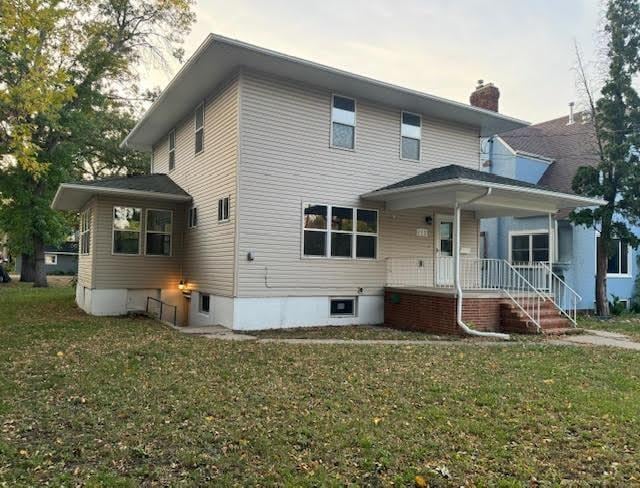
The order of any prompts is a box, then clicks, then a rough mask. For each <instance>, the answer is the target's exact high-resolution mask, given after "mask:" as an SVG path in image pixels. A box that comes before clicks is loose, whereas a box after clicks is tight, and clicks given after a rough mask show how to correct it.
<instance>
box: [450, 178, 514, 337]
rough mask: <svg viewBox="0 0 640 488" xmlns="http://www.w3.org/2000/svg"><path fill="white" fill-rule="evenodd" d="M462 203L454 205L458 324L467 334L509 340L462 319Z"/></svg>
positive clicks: (506, 335) (454, 269)
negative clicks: (481, 329) (478, 328)
mask: <svg viewBox="0 0 640 488" xmlns="http://www.w3.org/2000/svg"><path fill="white" fill-rule="evenodd" d="M492 191H493V189H492V188H491V187H489V188H487V191H486V192H485V193H484V194H483V195H480V196H477V197H475V198H472V199H471V200H469V201H467V202H465V205H469V204H470V203H474V202H477V201H478V200H481V199H483V198H485V197H488V196H489V195H491V192H492ZM460 207H461V205H460V203H459V202H458V201H456V204H455V206H454V214H453V225H454V230H453V236H454V238H453V241H454V252H453V281H454V284H455V287H456V292H457V293H456V296H457V300H456V301H457V303H456V322H457V324H458V326H459V327H460V328H461V329H462V330H463V331H464V333H465V334H469V335H472V336H477V337H492V338H494V339H504V340H509V339H510V337H509V334H502V333H500V332H482V331H479V330H474V329H472V328H470V327H469V326H468V325H467V324H465V323H464V320H462V300H463V293H462V285H460Z"/></svg>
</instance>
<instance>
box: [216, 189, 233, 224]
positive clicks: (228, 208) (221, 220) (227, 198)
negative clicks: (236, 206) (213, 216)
mask: <svg viewBox="0 0 640 488" xmlns="http://www.w3.org/2000/svg"><path fill="white" fill-rule="evenodd" d="M225 200H226V201H227V217H226V218H224V207H221V206H220V205H221V204H222V205H224V201H225ZM220 208H223V210H222V213H220ZM217 210H218V223H219V224H226V223H227V222H230V220H231V195H227V196H226V197H220V198H218V208H217ZM221 216H222V218H220V217H221Z"/></svg>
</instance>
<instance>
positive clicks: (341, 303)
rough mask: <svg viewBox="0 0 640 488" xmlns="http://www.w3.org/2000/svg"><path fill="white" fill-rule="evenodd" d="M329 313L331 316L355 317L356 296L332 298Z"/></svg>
mask: <svg viewBox="0 0 640 488" xmlns="http://www.w3.org/2000/svg"><path fill="white" fill-rule="evenodd" d="M329 307H330V309H329V315H330V316H331V317H355V315H356V299H355V298H332V299H331V300H330V305H329Z"/></svg>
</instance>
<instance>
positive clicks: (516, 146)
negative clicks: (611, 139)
mask: <svg viewBox="0 0 640 488" xmlns="http://www.w3.org/2000/svg"><path fill="white" fill-rule="evenodd" d="M583 115H584V113H578V114H576V116H575V117H574V120H575V122H574V123H573V124H569V123H568V122H569V118H568V117H567V116H565V117H559V118H557V119H553V120H549V121H547V122H542V123H540V124H535V125H530V126H529V127H523V128H521V129H516V130H512V131H509V132H505V133H502V134H499V137H500V138H501V139H502V140H503V141H504V142H505V143H506V144H508V145H509V146H510V147H511V149H513V150H514V151H518V152H520V153H528V154H530V155H533V156H534V157H535V156H536V155H537V156H542V157H543V158H545V159H551V160H552V161H553V162H552V163H551V164H550V165H549V168H547V170H546V171H545V173H544V175H543V176H542V178H541V179H540V182H539V183H540V185H543V186H547V187H549V188H552V189H554V190H557V191H562V192H566V193H570V192H572V191H573V190H572V187H571V183H572V182H573V178H574V176H575V174H576V172H577V171H578V168H579V167H580V166H593V165H595V164H596V163H597V162H598V161H599V157H598V147H597V144H596V139H595V133H594V129H593V124H592V122H591V121H590V119H585V118H584V117H583Z"/></svg>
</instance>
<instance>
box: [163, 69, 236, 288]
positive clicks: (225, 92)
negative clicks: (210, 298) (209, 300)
mask: <svg viewBox="0 0 640 488" xmlns="http://www.w3.org/2000/svg"><path fill="white" fill-rule="evenodd" d="M238 86H239V83H238V78H237V77H234V78H233V79H231V80H230V81H228V82H227V83H225V84H224V85H223V86H220V87H216V88H215V89H213V90H212V95H211V97H209V98H207V100H206V103H205V123H204V134H205V135H204V151H203V152H202V153H200V154H197V155H196V154H194V148H195V135H194V126H195V122H194V114H193V112H192V113H191V115H189V117H187V118H186V119H185V120H183V121H182V122H181V123H179V124H178V125H177V126H176V165H175V169H174V170H173V171H171V172H169V168H168V159H169V158H168V137H164V138H163V139H162V140H161V141H159V142H158V144H157V145H156V146H155V147H154V151H153V160H154V172H158V173H168V174H169V175H170V177H171V179H173V180H174V181H175V182H176V183H177V184H178V185H180V186H181V187H182V188H183V189H184V190H185V191H186V192H188V193H189V194H190V195H191V196H192V197H193V204H194V205H195V206H196V207H197V208H198V226H197V228H195V229H187V230H186V231H185V234H184V245H185V258H184V263H183V264H184V267H183V273H184V277H185V278H186V279H187V281H188V282H189V285H190V286H191V287H193V289H195V290H199V291H201V292H206V293H212V294H215V295H222V296H233V290H234V267H235V252H234V250H235V237H236V234H235V225H236V224H235V220H236V201H237V191H236V163H237V159H238V94H239V91H238ZM194 110H195V107H194ZM226 196H228V197H230V209H229V214H230V215H229V221H228V222H225V223H219V222H218V199H219V198H222V197H226Z"/></svg>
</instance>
